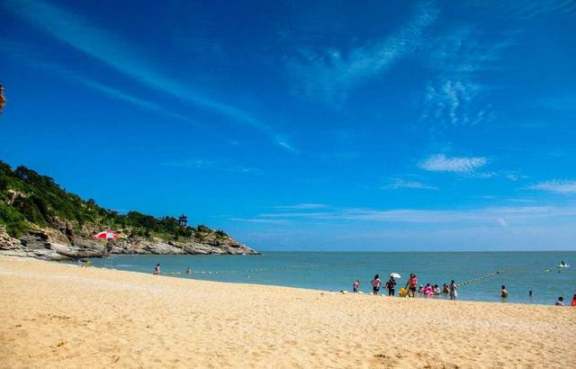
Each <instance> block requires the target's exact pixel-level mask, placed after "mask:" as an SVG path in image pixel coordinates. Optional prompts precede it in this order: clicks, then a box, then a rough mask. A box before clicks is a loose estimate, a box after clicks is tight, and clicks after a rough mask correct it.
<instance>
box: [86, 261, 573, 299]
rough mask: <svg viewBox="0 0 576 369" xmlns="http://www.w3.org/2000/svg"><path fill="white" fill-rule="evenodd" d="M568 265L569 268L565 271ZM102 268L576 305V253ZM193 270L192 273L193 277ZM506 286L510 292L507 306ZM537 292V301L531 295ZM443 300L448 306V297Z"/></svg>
mask: <svg viewBox="0 0 576 369" xmlns="http://www.w3.org/2000/svg"><path fill="white" fill-rule="evenodd" d="M561 261H564V262H565V263H567V264H568V265H570V267H569V268H560V267H559V265H560V262H561ZM92 263H93V265H94V266H96V267H105V268H112V269H119V270H126V271H134V272H142V273H152V271H153V268H154V266H155V265H156V264H157V263H160V266H161V273H162V275H167V276H173V277H176V278H190V279H200V280H210V281H220V282H230V283H252V284H262V285H278V286H289V287H297V288H308V289H316V290H322V291H350V290H351V289H352V282H353V281H354V280H355V279H359V280H360V282H361V288H360V289H361V291H363V292H364V293H370V292H371V285H370V281H371V280H372V278H373V277H374V275H375V274H379V275H380V277H381V279H382V280H383V282H385V281H386V280H387V279H388V277H389V275H390V273H398V274H400V275H401V278H400V279H399V280H398V287H397V289H398V288H399V287H401V286H403V285H404V284H405V283H406V281H407V279H408V276H409V274H410V273H415V274H416V275H417V277H418V281H419V284H425V283H432V284H438V285H440V286H442V284H443V283H449V282H450V280H452V279H453V280H455V281H456V283H457V284H458V285H459V289H458V298H459V299H461V300H477V301H497V302H502V303H522V304H545V305H552V304H554V303H555V301H556V299H557V298H558V297H559V296H563V297H564V300H565V302H567V303H568V304H569V303H570V301H571V299H572V296H573V295H574V294H576V251H564V252H264V253H263V254H262V255H257V256H214V255H207V256H204V255H202V256H200V255H177V256H175V255H114V256H110V257H107V258H102V259H93V260H92ZM187 268H191V273H190V274H186V270H187ZM502 285H504V286H506V288H507V289H508V291H509V292H510V295H509V297H508V298H507V299H505V300H503V299H501V298H500V288H501V286H502ZM530 290H531V291H532V296H531V297H530V295H529V291H530ZM435 298H444V297H441V296H438V297H435Z"/></svg>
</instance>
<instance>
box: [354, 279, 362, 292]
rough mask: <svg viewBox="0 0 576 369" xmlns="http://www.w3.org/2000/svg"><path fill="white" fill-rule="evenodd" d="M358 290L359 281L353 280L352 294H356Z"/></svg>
mask: <svg viewBox="0 0 576 369" xmlns="http://www.w3.org/2000/svg"><path fill="white" fill-rule="evenodd" d="M359 290H360V280H358V279H357V280H355V281H354V282H352V292H355V293H356V292H358V291H359Z"/></svg>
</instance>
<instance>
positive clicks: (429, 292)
mask: <svg viewBox="0 0 576 369" xmlns="http://www.w3.org/2000/svg"><path fill="white" fill-rule="evenodd" d="M370 284H371V286H372V294H374V295H378V294H380V290H381V289H382V286H383V284H382V279H380V275H379V274H376V275H375V276H374V278H372V281H371V282H370ZM397 284H398V282H397V281H396V278H394V275H393V274H392V275H390V278H389V279H388V280H387V281H386V283H384V288H385V289H386V290H387V291H388V296H395V295H396V286H397ZM457 289H458V286H457V284H456V282H454V280H452V281H451V282H450V283H444V285H443V286H442V289H440V286H438V285H437V284H434V285H433V284H431V283H427V284H426V285H424V286H423V285H420V287H418V277H416V274H414V273H411V274H410V277H409V278H408V282H406V286H405V287H403V288H401V289H400V294H399V295H400V297H416V294H417V293H418V294H420V295H422V296H426V297H431V296H435V295H440V294H444V295H446V296H450V299H451V300H456V297H457V296H458V292H457ZM359 291H360V280H358V279H356V280H355V281H354V282H353V283H352V292H359Z"/></svg>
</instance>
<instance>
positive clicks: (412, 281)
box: [406, 273, 418, 297]
mask: <svg viewBox="0 0 576 369" xmlns="http://www.w3.org/2000/svg"><path fill="white" fill-rule="evenodd" d="M417 287H418V278H416V274H414V273H410V278H408V283H406V288H407V289H408V297H416V288H417Z"/></svg>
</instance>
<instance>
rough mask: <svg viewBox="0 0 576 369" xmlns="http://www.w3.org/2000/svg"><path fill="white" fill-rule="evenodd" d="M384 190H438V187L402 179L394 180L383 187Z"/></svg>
mask: <svg viewBox="0 0 576 369" xmlns="http://www.w3.org/2000/svg"><path fill="white" fill-rule="evenodd" d="M381 189H383V190H399V189H412V190H437V189H438V188H437V187H434V186H430V185H427V184H425V183H422V182H419V181H413V180H406V179H402V178H393V179H392V180H391V181H390V183H389V184H387V185H385V186H382V187H381Z"/></svg>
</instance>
